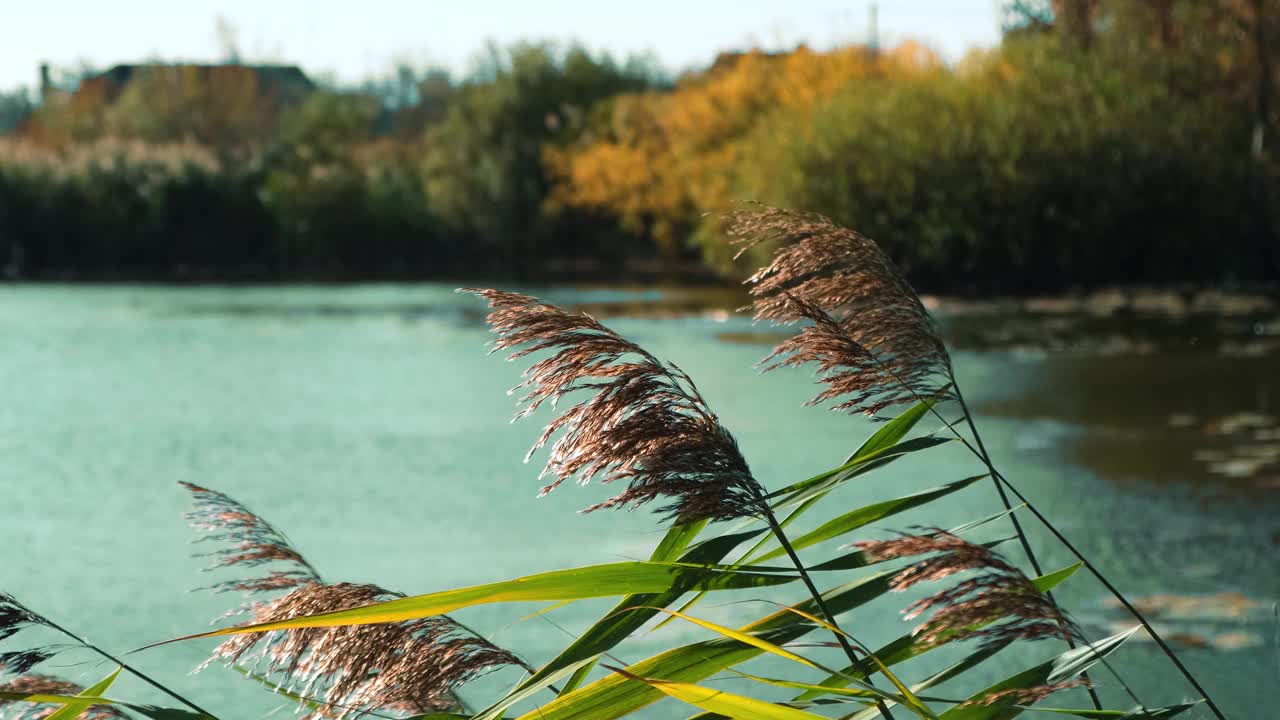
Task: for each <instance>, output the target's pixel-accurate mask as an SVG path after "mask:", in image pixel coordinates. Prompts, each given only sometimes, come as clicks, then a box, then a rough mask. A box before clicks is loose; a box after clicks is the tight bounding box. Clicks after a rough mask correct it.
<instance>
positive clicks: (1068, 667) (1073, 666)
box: [941, 626, 1141, 720]
mask: <svg viewBox="0 0 1280 720" xmlns="http://www.w3.org/2000/svg"><path fill="white" fill-rule="evenodd" d="M1140 629H1141V627H1140V626H1134V627H1133V628H1132V629H1129V630H1126V631H1124V632H1122V633H1117V634H1115V635H1112V636H1110V637H1106V638H1103V639H1101V640H1098V641H1096V642H1093V643H1090V644H1088V645H1081V646H1080V647H1077V648H1075V649H1072V650H1068V651H1066V652H1065V653H1063V654H1061V655H1059V656H1058V657H1056V658H1054V659H1053V660H1050V661H1048V662H1043V663H1040V664H1039V665H1036V666H1035V667H1032V668H1029V669H1027V670H1023V671H1022V672H1020V673H1018V674H1016V675H1014V676H1012V677H1009V678H1006V679H1004V680H1001V681H1000V682H998V683H996V684H994V685H991V686H990V687H987V688H985V689H983V690H980V691H978V692H976V693H974V694H973V695H972V696H971V697H969V698H968V700H967V701H966V702H973V703H980V702H982V700H983V699H984V698H987V697H988V696H990V695H992V694H993V693H998V692H1002V691H1007V690H1020V689H1025V688H1031V687H1036V686H1040V685H1053V684H1055V683H1060V682H1064V681H1067V680H1071V679H1073V678H1076V677H1078V676H1079V675H1080V674H1081V673H1083V672H1085V671H1086V670H1088V669H1089V668H1091V667H1093V665H1095V664H1096V663H1098V662H1099V661H1100V660H1102V659H1103V658H1105V657H1106V656H1107V655H1110V654H1111V653H1113V652H1115V651H1116V649H1117V648H1119V647H1120V646H1121V645H1122V644H1124V641H1125V640H1128V639H1129V638H1130V637H1133V635H1134V634H1135V633H1136V632H1137V631H1138V630H1140ZM1024 710H1025V708H1024V707H1023V706H1020V705H1015V704H1012V703H1011V702H1007V701H997V702H995V703H993V704H990V705H981V704H973V705H962V706H957V707H953V708H951V709H950V710H947V711H946V712H945V713H943V714H942V716H941V718H942V720H1008V718H1013V717H1017V716H1018V715H1021V714H1022V712H1023V711H1024Z"/></svg>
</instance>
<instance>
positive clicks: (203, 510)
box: [178, 482, 320, 594]
mask: <svg viewBox="0 0 1280 720" xmlns="http://www.w3.org/2000/svg"><path fill="white" fill-rule="evenodd" d="M178 484H179V485H181V486H182V487H184V488H186V489H187V491H188V492H190V493H191V497H192V500H193V502H194V503H195V509H193V510H192V511H191V512H188V513H187V514H186V518H187V522H189V523H190V524H191V526H192V527H194V528H196V529H199V530H203V531H204V532H205V533H206V535H204V536H203V537H201V538H198V539H197V540H196V541H195V542H215V543H222V544H224V545H225V547H223V548H222V549H220V550H215V551H213V552H210V553H203V554H201V555H200V556H201V557H213V558H215V560H214V563H213V564H212V565H210V566H209V567H206V568H205V571H206V572H207V571H211V570H217V569H219V568H225V567H232V566H236V567H240V568H252V567H257V566H259V565H265V564H267V563H283V564H286V565H288V566H290V569H288V570H271V571H269V572H268V573H266V574H265V575H261V576H258V577H249V578H237V579H233V580H226V581H223V582H220V583H217V584H216V585H213V586H211V587H209V588H206V589H210V590H215V591H218V592H243V593H249V594H253V593H269V592H277V591H280V590H288V589H291V588H295V587H298V586H300V585H310V584H314V583H318V582H320V574H319V573H318V572H316V569H315V568H314V567H312V566H311V563H309V562H307V560H306V558H304V557H302V555H301V554H300V553H299V552H298V551H297V550H295V549H294V548H293V546H292V545H290V544H289V539H288V538H287V537H285V535H284V533H282V532H281V531H280V530H278V529H276V527H275V526H273V525H272V524H271V523H269V522H267V521H266V520H264V519H262V518H261V517H259V516H257V515H255V514H253V513H252V512H249V510H248V509H247V508H245V507H244V506H243V505H241V504H240V503H238V502H236V501H235V500H234V499H233V498H231V497H229V496H227V495H225V494H223V493H220V492H218V491H216V490H210V489H209V488H204V487H200V486H199V485H195V484H192V483H189V482H180V483H178Z"/></svg>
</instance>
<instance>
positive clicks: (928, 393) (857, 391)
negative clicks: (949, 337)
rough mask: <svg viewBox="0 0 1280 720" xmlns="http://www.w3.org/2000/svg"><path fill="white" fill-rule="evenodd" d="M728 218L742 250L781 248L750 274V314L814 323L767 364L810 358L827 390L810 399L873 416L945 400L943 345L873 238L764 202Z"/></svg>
mask: <svg viewBox="0 0 1280 720" xmlns="http://www.w3.org/2000/svg"><path fill="white" fill-rule="evenodd" d="M725 224H726V228H727V231H728V234H729V236H730V237H731V238H734V242H735V244H737V245H739V246H740V250H739V255H741V254H742V253H743V252H745V251H746V250H748V249H750V248H751V247H754V246H755V245H758V244H760V243H768V244H770V245H778V246H779V249H778V250H777V252H776V253H775V254H774V256H773V260H772V262H770V263H769V264H768V265H766V266H765V267H763V268H761V269H760V270H759V271H757V272H756V273H755V274H754V275H752V276H751V277H749V278H748V279H747V284H749V285H750V286H751V295H752V296H753V298H754V301H753V303H752V306H751V308H752V309H753V310H754V313H755V317H756V319H757V320H770V321H774V322H780V323H791V322H795V321H799V320H808V321H810V322H811V323H812V326H810V327H807V328H805V330H803V331H801V333H800V334H798V335H797V336H795V337H793V338H792V339H790V340H788V341H787V342H785V343H783V344H782V345H779V346H778V347H777V348H776V349H775V350H774V352H773V354H771V355H770V356H769V357H768V358H766V359H765V361H764V362H765V363H766V364H768V367H767V368H766V369H773V368H776V367H779V366H794V365H800V364H803V363H806V362H816V363H818V365H819V373H820V377H821V381H822V382H824V383H826V384H827V385H828V389H827V390H826V391H824V392H823V393H822V394H821V395H819V396H818V397H817V398H815V399H814V401H813V402H814V403H820V402H824V401H826V400H831V399H835V398H838V397H843V398H845V400H844V401H842V402H841V403H839V404H838V405H836V406H835V409H837V410H841V411H848V412H862V413H865V414H867V415H870V416H873V417H874V416H876V415H878V414H879V413H880V412H881V411H883V410H885V409H886V408H888V407H890V406H893V405H897V404H901V403H906V402H912V401H913V400H915V399H916V398H917V397H935V398H937V399H947V398H948V397H949V395H948V394H947V393H946V392H944V388H945V387H947V386H948V384H949V376H950V368H951V360H950V357H949V356H948V354H947V350H946V346H945V345H944V344H943V342H942V339H941V338H940V337H939V335H938V333H937V331H936V329H935V327H934V325H933V320H932V318H931V317H930V316H929V313H928V311H927V310H926V309H925V307H924V305H923V304H922V303H921V302H920V298H919V296H917V295H916V293H915V290H913V289H912V288H911V285H910V284H908V283H907V281H906V279H905V278H904V277H903V276H902V274H901V273H900V272H898V270H897V268H895V267H894V265H893V263H892V262H890V261H889V258H888V257H887V256H886V255H885V254H884V252H883V251H881V249H880V247H879V246H878V245H876V244H875V243H874V242H873V241H871V240H869V239H867V238H865V237H863V236H862V235H859V234H858V233H856V232H854V231H853V230H849V229H848V228H843V227H840V226H838V225H836V224H835V223H833V222H831V220H829V219H827V218H825V217H822V216H821V215H815V214H810V213H802V212H796V211H792V210H781V209H778V208H772V207H768V206H764V205H754V204H753V205H744V206H741V207H740V208H739V209H737V210H735V211H733V212H731V213H729V214H728V215H727V216H726V218H725ZM779 359H781V361H777V360H779ZM775 361H777V362H775Z"/></svg>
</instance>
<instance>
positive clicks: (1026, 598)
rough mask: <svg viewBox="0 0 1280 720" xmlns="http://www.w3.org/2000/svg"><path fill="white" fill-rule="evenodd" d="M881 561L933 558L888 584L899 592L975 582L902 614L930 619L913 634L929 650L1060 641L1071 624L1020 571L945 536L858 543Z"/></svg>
mask: <svg viewBox="0 0 1280 720" xmlns="http://www.w3.org/2000/svg"><path fill="white" fill-rule="evenodd" d="M856 545H857V547H858V548H859V549H861V550H862V551H863V552H864V553H866V555H867V557H868V558H869V559H874V560H877V561H883V560H893V559H897V558H905V557H914V556H918V555H930V556H931V557H928V558H925V559H923V560H920V561H918V562H916V563H914V564H912V565H910V566H909V567H907V568H906V569H904V570H902V571H901V572H899V573H898V574H897V575H895V576H894V577H893V579H892V580H891V581H890V586H891V587H892V589H893V590H895V591H901V590H906V589H907V588H910V587H913V586H915V585H918V584H920V583H925V582H936V581H938V580H943V579H945V578H947V577H950V576H952V575H955V574H958V573H962V572H976V573H977V574H976V576H974V577H972V578H969V579H967V580H963V581H961V582H959V583H957V584H956V585H954V586H952V587H950V588H947V589H946V590H942V591H940V592H937V593H934V594H933V595H930V596H928V597H926V598H923V599H921V600H917V601H915V602H913V603H911V604H910V605H908V606H907V608H906V610H905V611H904V613H905V616H906V618H907V619H908V620H910V619H913V618H917V617H920V616H921V615H924V614H925V613H932V615H931V616H930V617H929V619H928V620H926V621H925V622H924V623H923V624H921V625H920V626H918V627H917V628H916V629H915V635H916V637H917V638H919V639H920V640H921V642H923V643H924V644H926V645H930V646H933V645H941V644H943V643H946V642H951V641H953V640H965V639H969V638H981V639H982V640H983V642H984V643H985V644H986V645H1004V644H1007V643H1010V642H1013V641H1014V640H1039V639H1042V638H1047V637H1061V636H1062V633H1063V628H1070V627H1071V623H1070V621H1069V620H1068V619H1067V618H1066V616H1064V615H1063V614H1062V611H1061V610H1059V609H1058V607H1057V606H1056V605H1055V604H1054V603H1053V601H1051V600H1050V599H1049V598H1048V597H1047V596H1046V595H1045V594H1044V593H1042V592H1040V591H1039V590H1038V589H1037V588H1036V587H1035V585H1033V584H1032V583H1031V580H1030V579H1029V578H1027V576H1026V575H1025V574H1024V573H1023V572H1022V571H1021V570H1019V569H1018V568H1016V567H1014V566H1013V565H1010V564H1009V563H1007V562H1005V560H1004V559H1002V558H1001V557H1000V556H999V555H998V554H997V553H996V552H995V551H994V550H992V549H990V548H988V547H984V546H982V545H977V544H975V543H971V542H968V541H967V540H964V539H962V538H960V537H958V536H956V535H953V534H951V533H949V532H946V531H945V530H940V529H937V528H930V529H928V531H927V532H926V533H921V534H905V533H904V534H902V535H900V536H899V537H897V538H894V539H892V540H878V541H869V542H860V543H856Z"/></svg>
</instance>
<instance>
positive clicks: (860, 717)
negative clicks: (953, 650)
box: [792, 645, 1005, 720]
mask: <svg viewBox="0 0 1280 720" xmlns="http://www.w3.org/2000/svg"><path fill="white" fill-rule="evenodd" d="M1004 647H1005V646H1002V645H993V646H991V647H986V648H983V649H981V650H979V651H977V652H975V653H973V654H971V655H969V656H968V657H966V658H964V659H963V660H961V661H959V662H957V663H955V664H954V665H951V666H950V667H947V668H945V669H943V670H939V671H938V672H936V673H934V674H933V675H930V676H929V677H927V678H925V679H924V680H921V681H920V682H918V683H915V684H914V685H912V686H911V692H913V693H916V694H917V695H919V693H922V692H924V691H926V690H928V689H929V688H932V687H934V686H936V685H940V684H942V683H944V682H946V681H948V680H950V679H952V678H954V677H957V676H959V675H962V674H964V673H966V672H968V671H969V670H971V669H973V668H975V667H977V666H978V665H980V664H982V663H983V662H986V661H987V660H988V659H989V658H991V657H992V656H993V655H995V654H996V653H998V652H1000V651H1001V650H1003V649H1004ZM811 692H812V693H813V694H810V693H811ZM829 692H832V688H831V686H827V685H817V686H812V687H811V688H810V689H809V691H806V692H804V693H801V694H800V695H797V696H796V697H795V698H792V699H793V701H802V700H807V699H813V698H817V697H820V696H822V695H824V694H826V693H829ZM885 702H886V704H889V706H890V707H892V706H893V704H894V703H892V701H887V700H886V701H885ZM879 716H880V709H879V708H875V707H873V708H870V709H869V710H864V711H862V712H860V713H857V714H855V715H853V716H852V717H849V718H846V720H872V718H876V717H879Z"/></svg>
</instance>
